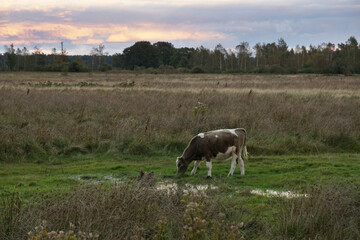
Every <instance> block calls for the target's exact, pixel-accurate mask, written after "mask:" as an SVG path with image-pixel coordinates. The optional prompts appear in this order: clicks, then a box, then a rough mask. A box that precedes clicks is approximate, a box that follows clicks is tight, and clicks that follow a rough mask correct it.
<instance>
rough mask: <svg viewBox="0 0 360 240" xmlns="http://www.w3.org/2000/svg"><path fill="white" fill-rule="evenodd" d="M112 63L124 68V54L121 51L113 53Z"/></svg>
mask: <svg viewBox="0 0 360 240" xmlns="http://www.w3.org/2000/svg"><path fill="white" fill-rule="evenodd" d="M112 65H113V67H115V68H121V69H122V68H124V55H123V54H121V53H115V54H114V55H112Z"/></svg>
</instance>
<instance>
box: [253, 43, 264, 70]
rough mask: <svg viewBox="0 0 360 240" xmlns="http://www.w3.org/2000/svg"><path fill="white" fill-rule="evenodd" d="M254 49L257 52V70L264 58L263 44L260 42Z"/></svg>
mask: <svg viewBox="0 0 360 240" xmlns="http://www.w3.org/2000/svg"><path fill="white" fill-rule="evenodd" d="M253 49H254V50H255V56H256V68H259V59H261V57H262V49H261V44H260V43H259V42H258V43H256V44H255V46H254V47H253Z"/></svg>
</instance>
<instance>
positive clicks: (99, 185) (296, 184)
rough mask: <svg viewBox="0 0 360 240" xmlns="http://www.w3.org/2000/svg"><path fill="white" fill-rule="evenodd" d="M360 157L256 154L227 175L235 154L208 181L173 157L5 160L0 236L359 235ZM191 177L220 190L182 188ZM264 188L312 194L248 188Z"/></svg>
mask: <svg viewBox="0 0 360 240" xmlns="http://www.w3.org/2000/svg"><path fill="white" fill-rule="evenodd" d="M359 159H360V156H359V154H319V155H294V156H252V157H250V159H249V160H248V161H247V162H246V163H245V167H246V175H245V176H244V177H242V176H240V171H239V169H236V173H235V174H234V176H233V177H231V178H228V177H226V175H227V173H228V171H229V167H230V162H229V161H225V162H221V161H215V162H214V164H213V179H211V180H205V179H204V177H205V175H206V167H205V165H200V168H199V170H198V173H197V174H196V175H195V176H189V172H190V169H188V171H187V174H185V175H184V176H177V175H176V173H175V172H176V168H175V164H174V162H175V156H166V157H164V156H151V157H150V156H140V155H138V156H131V155H113V154H108V155H77V156H74V157H72V158H51V159H49V160H48V161H44V162H39V163H34V162H33V161H29V162H22V163H7V164H1V165H0V166H1V167H0V193H1V194H0V196H1V198H0V200H1V201H0V213H1V217H0V222H1V224H2V227H1V228H0V230H1V231H0V238H1V237H4V236H6V237H5V238H4V239H25V238H26V234H27V233H28V232H29V231H32V233H31V234H32V236H33V237H34V238H33V239H43V238H41V237H39V236H44V233H43V232H41V231H40V232H39V229H42V228H41V227H43V226H40V228H39V227H38V228H37V230H36V231H35V230H34V228H35V226H39V225H41V222H42V220H47V230H48V232H50V231H55V232H53V234H55V233H56V234H58V235H56V236H60V235H61V233H60V230H63V231H65V232H67V233H69V234H70V233H71V234H80V233H79V232H84V231H86V232H87V234H88V233H89V232H92V233H94V234H97V235H99V239H119V238H121V239H141V238H142V237H144V238H145V239H194V238H196V239H224V238H226V239H239V238H240V237H245V239H304V238H306V239H356V238H357V237H359V236H360V235H359V234H360V233H359V231H358V226H359V225H360V219H359V213H360V202H359V199H358V197H359V193H360V191H359V187H360V173H359V171H358V169H359V168H360V161H359ZM140 170H144V171H146V172H150V171H154V172H155V177H156V182H166V183H177V184H178V186H179V187H180V188H179V189H178V190H177V191H175V192H172V193H168V192H167V191H158V190H156V189H155V188H152V187H151V183H150V185H148V184H149V183H148V182H140V183H139V182H137V180H136V177H137V176H138V174H139V171H140ZM114 180H116V181H114ZM95 183H96V184H95ZM185 183H192V184H194V185H198V184H205V185H206V184H210V185H212V186H216V187H217V188H216V189H214V190H207V191H205V192H204V193H201V194H191V193H190V194H189V195H184V193H183V192H182V190H181V189H182V188H181V186H184V188H186V187H185ZM259 188H260V189H274V190H283V191H289V190H290V191H297V192H305V193H307V194H308V197H306V198H299V199H290V200H286V199H279V198H268V197H264V196H258V195H254V194H251V190H253V189H259ZM169 213H171V215H169ZM69 222H71V223H74V224H75V225H76V231H75V229H71V228H69ZM74 231H75V233H74ZM76 232H77V233H76ZM54 236H55V235H54ZM76 236H77V239H85V238H80V237H78V236H80V235H76ZM36 237H37V238H36ZM49 239H62V238H49ZM87 239H92V238H89V237H88V238H87ZM93 239H95V238H93Z"/></svg>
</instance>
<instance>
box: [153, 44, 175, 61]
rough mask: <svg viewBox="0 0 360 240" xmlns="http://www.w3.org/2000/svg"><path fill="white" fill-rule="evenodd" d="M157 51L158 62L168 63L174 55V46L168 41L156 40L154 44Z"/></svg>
mask: <svg viewBox="0 0 360 240" xmlns="http://www.w3.org/2000/svg"><path fill="white" fill-rule="evenodd" d="M154 46H155V47H156V48H157V50H158V52H159V57H160V59H159V61H160V63H159V64H163V65H170V61H171V57H172V56H173V55H174V52H175V48H174V45H172V43H169V42H157V43H155V44H154Z"/></svg>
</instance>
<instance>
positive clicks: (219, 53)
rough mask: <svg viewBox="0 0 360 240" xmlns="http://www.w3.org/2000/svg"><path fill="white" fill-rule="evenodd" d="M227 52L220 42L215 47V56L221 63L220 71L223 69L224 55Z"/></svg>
mask: <svg viewBox="0 0 360 240" xmlns="http://www.w3.org/2000/svg"><path fill="white" fill-rule="evenodd" d="M225 53H226V50H225V48H224V47H223V46H222V45H221V44H220V43H219V44H218V45H216V47H215V49H214V54H215V57H216V59H217V61H218V64H219V69H220V72H221V71H222V70H223V62H224V55H225Z"/></svg>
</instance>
